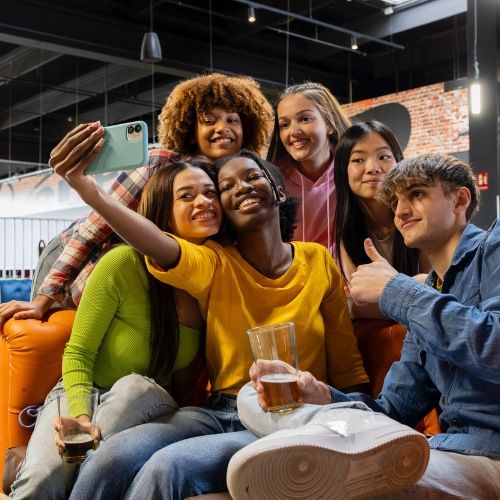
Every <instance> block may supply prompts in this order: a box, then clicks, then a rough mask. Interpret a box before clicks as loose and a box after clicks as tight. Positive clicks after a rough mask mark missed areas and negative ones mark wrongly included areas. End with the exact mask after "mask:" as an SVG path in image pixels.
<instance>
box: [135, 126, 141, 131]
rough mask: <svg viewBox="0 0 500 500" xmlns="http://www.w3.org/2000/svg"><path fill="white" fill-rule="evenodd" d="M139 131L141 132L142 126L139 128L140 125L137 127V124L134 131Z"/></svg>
mask: <svg viewBox="0 0 500 500" xmlns="http://www.w3.org/2000/svg"><path fill="white" fill-rule="evenodd" d="M141 130H142V126H141V125H139V124H137V125H136V126H135V131H136V132H140V131H141Z"/></svg>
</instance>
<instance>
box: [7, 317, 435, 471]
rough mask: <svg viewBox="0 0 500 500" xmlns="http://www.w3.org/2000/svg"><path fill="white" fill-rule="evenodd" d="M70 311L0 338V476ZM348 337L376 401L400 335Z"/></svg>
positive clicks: (393, 329) (59, 346)
mask: <svg viewBox="0 0 500 500" xmlns="http://www.w3.org/2000/svg"><path fill="white" fill-rule="evenodd" d="M74 315H75V311H59V312H56V313H54V314H52V315H51V316H50V317H49V318H48V320H47V321H46V322H41V321H37V320H17V321H16V320H10V321H8V322H7V323H6V324H5V326H4V330H3V333H1V332H0V360H1V368H0V423H1V426H0V467H1V468H0V470H3V457H4V454H5V451H6V450H7V449H8V448H10V447H16V446H25V445H26V444H27V443H28V440H29V436H30V434H31V430H29V429H24V428H23V427H21V426H20V425H19V423H18V420H17V419H18V415H19V413H20V411H21V410H22V409H23V408H25V407H26V406H28V405H31V404H36V403H41V402H42V401H43V400H44V398H45V396H46V394H47V393H48V392H49V390H50V389H51V388H52V387H53V386H54V385H55V383H56V382H57V380H58V379H59V377H60V376H61V357H62V352H63V350H64V346H65V344H66V342H67V340H68V338H69V335H70V332H71V326H72V323H73V319H74ZM354 332H355V333H356V336H357V338H358V343H359V349H360V352H361V355H362V356H363V360H364V363H365V367H366V371H367V373H368V376H369V377H370V380H371V383H372V394H373V395H377V394H378V393H379V391H380V388H381V387H382V383H383V379H384V377H385V374H386V373H387V370H388V369H389V367H390V365H391V364H392V363H393V362H394V361H396V360H397V359H399V356H400V352H401V347H402V345H403V340H404V337H405V329H404V328H403V327H402V326H401V325H398V324H394V323H392V322H390V321H382V320H357V321H355V322H354ZM420 430H422V431H423V432H424V433H426V434H428V435H432V434H436V433H437V432H439V423H438V421H437V415H436V414H434V415H431V416H430V417H426V421H425V423H424V426H423V427H421V428H420Z"/></svg>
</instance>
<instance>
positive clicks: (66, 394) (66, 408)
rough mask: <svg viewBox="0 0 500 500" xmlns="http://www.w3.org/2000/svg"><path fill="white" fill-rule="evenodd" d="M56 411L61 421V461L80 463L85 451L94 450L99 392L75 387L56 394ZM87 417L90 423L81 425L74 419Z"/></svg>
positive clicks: (83, 458)
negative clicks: (62, 450)
mask: <svg viewBox="0 0 500 500" xmlns="http://www.w3.org/2000/svg"><path fill="white" fill-rule="evenodd" d="M56 397H57V411H58V415H59V419H60V421H61V434H62V438H63V441H64V445H65V449H64V452H63V455H62V457H63V460H64V461H65V462H71V463H82V462H83V461H84V460H85V455H86V454H87V451H89V450H91V449H93V448H95V442H94V436H93V435H92V431H93V428H94V425H95V420H94V416H95V411H96V408H97V404H98V402H99V391H98V390H97V389H96V388H95V387H85V386H77V387H71V388H70V390H69V391H65V390H64V389H63V388H62V387H61V389H60V390H59V391H58V392H57V395H56ZM80 415H87V416H88V418H89V420H90V423H89V424H86V425H84V424H82V423H81V422H79V421H78V420H77V419H76V418H75V417H78V416H80Z"/></svg>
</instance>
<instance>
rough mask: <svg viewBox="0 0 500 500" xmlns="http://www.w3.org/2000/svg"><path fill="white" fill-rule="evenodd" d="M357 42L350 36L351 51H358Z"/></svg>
mask: <svg viewBox="0 0 500 500" xmlns="http://www.w3.org/2000/svg"><path fill="white" fill-rule="evenodd" d="M358 48H359V47H358V40H357V38H356V37H355V36H351V49H352V50H358Z"/></svg>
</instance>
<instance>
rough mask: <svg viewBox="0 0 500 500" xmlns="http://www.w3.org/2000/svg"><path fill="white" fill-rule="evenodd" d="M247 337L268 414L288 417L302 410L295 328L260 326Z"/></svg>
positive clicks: (250, 331)
mask: <svg viewBox="0 0 500 500" xmlns="http://www.w3.org/2000/svg"><path fill="white" fill-rule="evenodd" d="M247 333H248V338H249V340H250V346H251V348H252V353H253V357H254V360H255V364H256V365H257V368H258V370H259V381H260V383H261V384H262V386H263V387H264V398H265V400H266V402H267V406H268V408H269V411H270V412H273V413H285V412H288V411H291V410H293V409H295V408H298V407H299V406H301V405H302V401H301V399H300V391H299V387H298V384H297V380H298V377H299V375H298V363H297V347H296V344H295V325H294V324H293V323H291V322H289V323H279V324H276V325H266V326H258V327H256V328H251V329H250V330H248V331H247Z"/></svg>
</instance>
